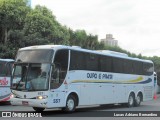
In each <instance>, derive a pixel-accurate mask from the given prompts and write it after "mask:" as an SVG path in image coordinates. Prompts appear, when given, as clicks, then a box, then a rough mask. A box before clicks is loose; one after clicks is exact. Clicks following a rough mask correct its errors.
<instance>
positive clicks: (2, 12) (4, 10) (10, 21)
mask: <svg viewBox="0 0 160 120" xmlns="http://www.w3.org/2000/svg"><path fill="white" fill-rule="evenodd" d="M26 2H27V1H25V0H0V33H1V36H0V42H1V43H4V44H6V43H7V40H8V39H7V38H8V32H9V31H10V30H12V29H22V28H23V25H24V19H25V16H26V14H27V13H28V12H29V10H30V8H29V7H28V6H27V5H26Z"/></svg>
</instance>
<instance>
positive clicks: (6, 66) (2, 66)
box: [0, 61, 13, 77]
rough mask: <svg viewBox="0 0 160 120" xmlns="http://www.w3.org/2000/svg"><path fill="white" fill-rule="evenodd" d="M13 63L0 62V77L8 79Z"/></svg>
mask: <svg viewBox="0 0 160 120" xmlns="http://www.w3.org/2000/svg"><path fill="white" fill-rule="evenodd" d="M12 66H13V62H5V61H0V77H10V76H11V70H12Z"/></svg>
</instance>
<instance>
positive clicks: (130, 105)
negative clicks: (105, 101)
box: [127, 93, 135, 107]
mask: <svg viewBox="0 0 160 120" xmlns="http://www.w3.org/2000/svg"><path fill="white" fill-rule="evenodd" d="M134 101H135V98H134V94H133V93H131V94H130V95H129V97H128V103H127V106H128V107H133V106H134Z"/></svg>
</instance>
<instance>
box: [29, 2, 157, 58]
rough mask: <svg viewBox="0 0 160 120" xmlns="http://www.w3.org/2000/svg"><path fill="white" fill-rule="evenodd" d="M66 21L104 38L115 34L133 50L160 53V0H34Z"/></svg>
mask: <svg viewBox="0 0 160 120" xmlns="http://www.w3.org/2000/svg"><path fill="white" fill-rule="evenodd" d="M38 4H39V5H43V6H46V7H47V8H48V9H50V10H51V11H52V12H53V15H54V16H56V19H57V20H58V22H60V23H61V24H62V25H66V26H67V27H69V28H71V29H73V30H77V29H83V30H85V31H86V32H87V33H88V34H93V35H98V39H99V40H100V39H104V38H105V37H106V34H112V35H113V37H114V38H115V39H116V40H118V45H119V46H120V47H121V48H122V49H125V50H127V51H129V52H131V53H135V54H142V55H143V56H160V7H159V6H160V0H32V2H31V6H32V8H34V7H35V5H38Z"/></svg>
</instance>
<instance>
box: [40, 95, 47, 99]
mask: <svg viewBox="0 0 160 120" xmlns="http://www.w3.org/2000/svg"><path fill="white" fill-rule="evenodd" d="M46 98H48V96H47V95H43V96H37V99H39V100H42V99H46Z"/></svg>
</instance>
